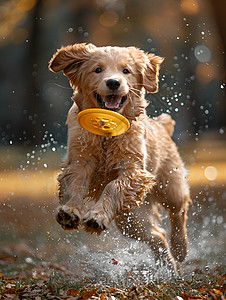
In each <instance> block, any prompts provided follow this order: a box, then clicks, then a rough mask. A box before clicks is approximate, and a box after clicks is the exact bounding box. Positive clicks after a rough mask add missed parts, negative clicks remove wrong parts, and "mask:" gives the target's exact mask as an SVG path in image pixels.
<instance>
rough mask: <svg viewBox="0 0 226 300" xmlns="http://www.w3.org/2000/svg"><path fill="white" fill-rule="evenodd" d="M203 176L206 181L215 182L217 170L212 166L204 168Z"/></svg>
mask: <svg viewBox="0 0 226 300" xmlns="http://www.w3.org/2000/svg"><path fill="white" fill-rule="evenodd" d="M204 174H205V176H206V178H207V179H208V180H211V181H213V180H215V179H216V178H217V175H218V172H217V169H216V168H215V167H213V166H208V167H207V168H205V171H204Z"/></svg>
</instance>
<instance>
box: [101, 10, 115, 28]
mask: <svg viewBox="0 0 226 300" xmlns="http://www.w3.org/2000/svg"><path fill="white" fill-rule="evenodd" d="M118 20H119V17H118V15H117V14H116V12H114V11H105V12H104V13H103V14H101V15H100V18H99V21H100V24H101V25H103V26H104V27H112V26H114V25H116V23H117V22H118Z"/></svg>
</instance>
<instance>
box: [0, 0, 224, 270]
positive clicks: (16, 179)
mask: <svg viewBox="0 0 226 300" xmlns="http://www.w3.org/2000/svg"><path fill="white" fill-rule="evenodd" d="M225 11H226V1H223V0H158V1H156V0H64V1H63V0H0V204H1V206H0V228H1V229H0V234H1V241H2V244H1V245H2V249H3V250H2V251H3V252H4V255H5V256H4V255H3V254H2V256H1V252H0V266H1V263H2V266H3V265H4V263H5V262H6V261H7V264H8V262H9V261H11V262H12V263H14V262H15V260H16V259H14V258H15V257H19V256H20V255H22V253H25V254H26V255H28V253H30V254H29V255H34V256H35V255H36V256H38V254H39V256H38V257H39V258H40V257H41V259H44V258H43V254H42V255H41V254H40V253H47V254H49V256H48V258H47V259H50V257H51V258H53V256H52V254H53V252H52V251H53V250H50V249H51V243H53V242H54V241H55V244H57V247H58V249H61V248H62V249H61V250H62V253H66V254H67V253H68V251H69V250H68V249H69V246H68V243H69V242H68V235H67V238H66V234H65V233H64V232H63V231H61V229H60V228H59V226H58V224H56V222H55V220H54V213H53V211H54V208H55V207H56V206H57V204H58V201H57V200H54V197H55V196H54V195H55V193H56V191H57V183H56V176H57V173H58V172H59V171H60V161H61V160H63V158H64V156H65V154H66V141H67V128H66V126H65V125H64V123H65V120H66V116H67V112H68V109H69V108H70V106H71V104H72V101H71V99H70V98H71V96H72V90H71V88H70V86H69V84H68V80H67V78H66V77H65V76H63V75H62V74H53V73H51V72H50V71H49V70H48V62H49V60H50V58H51V56H52V55H53V53H55V52H56V50H57V49H59V48H60V47H61V46H66V45H68V44H74V43H81V42H86V43H90V42H91V43H94V44H95V45H97V46H103V45H117V46H136V47H138V48H141V49H143V50H145V51H147V52H152V53H155V54H156V55H159V56H162V57H165V61H164V63H163V65H162V67H161V70H160V88H159V92H158V93H157V94H149V95H147V98H148V100H149V102H150V105H149V107H148V114H149V115H150V116H156V115H159V114H161V113H162V112H168V113H170V114H171V115H172V117H173V118H174V119H175V120H176V129H175V133H174V136H173V138H174V140H175V141H176V143H177V145H178V146H179V150H180V153H181V154H182V156H183V159H184V161H185V163H186V165H187V167H188V169H189V171H190V177H189V180H190V184H191V191H192V198H193V199H194V206H193V208H192V209H191V211H190V215H191V216H192V217H191V218H190V219H189V220H191V221H190V235H191V236H192V238H191V240H192V241H193V252H192V253H193V254H190V258H194V257H197V255H198V256H199V257H204V254H207V255H208V257H210V255H212V257H213V262H214V259H216V257H217V255H218V257H219V259H220V260H221V259H222V256H223V255H222V253H223V252H222V251H223V250H225V246H224V244H223V243H222V241H223V240H224V239H225V233H224V232H225V228H226V224H225V222H224V217H225V211H226V206H225V200H226V190H225V183H226V173H225V170H226V138H225V137H226V132H225V131H226V98H225V86H226V80H225V63H226V60H225V59H226V56H225V50H226V22H225ZM204 209H205V214H203V212H204ZM194 224H195V226H193V225H194ZM197 224H198V225H197ZM196 225H197V226H196ZM211 226H212V227H211ZM200 228H201V229H200ZM200 230H202V235H200ZM211 232H212V233H211ZM213 233H214V237H215V239H213V240H212V241H210V240H208V239H204V237H205V238H206V237H208V236H209V237H210V236H213ZM60 239H61V243H60V244H59V240H60ZM65 239H66V240H65ZM5 241H7V243H6V242H5ZM18 241H19V242H18ZM21 241H22V242H21ZM44 241H45V242H44ZM204 241H205V242H204ZM18 243H20V245H21V248H18ZM197 243H198V244H199V245H200V248H199V249H200V252H199V253H197V252H195V251H197ZM3 244H4V247H3ZM9 244H10V245H11V246H10V247H11V248H9V247H8V246H7V245H9ZM28 244H29V246H31V245H32V247H33V248H32V249H33V250H32V249H31V248H29V247H28ZM13 245H14V246H13ZM15 245H17V247H15ZM37 245H38V246H37ZM40 245H41V246H40ZM216 245H217V247H216ZM64 246H65V247H64ZM7 247H8V248H7ZM16 249H17V250H16ZM18 249H20V250H18ZM21 249H22V250H21ZM40 249H45V251H44V252H43V251H42V252H40ZM195 249H196V250H195ZM15 251H19V254H18V253H17V252H16V253H17V254H16V256H15V255H14V254H15ZM32 251H33V252H32ZM73 251H74V249H72V253H73ZM216 251H218V252H216ZM32 253H33V254H32ZM47 254H46V255H47ZM7 255H8V256H7ZM10 259H11V260H10ZM27 261H28V264H29V260H27ZM23 262H24V261H23ZM25 262H26V260H25ZM25 262H24V263H25ZM4 266H5V265H4ZM7 268H8V265H7ZM7 270H8V269H7Z"/></svg>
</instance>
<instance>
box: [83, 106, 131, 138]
mask: <svg viewBox="0 0 226 300" xmlns="http://www.w3.org/2000/svg"><path fill="white" fill-rule="evenodd" d="M77 121H78V124H79V125H80V126H81V127H83V128H84V129H86V130H87V131H89V132H91V133H94V134H97V135H103V136H117V135H121V134H123V133H124V132H126V131H127V130H128V129H129V127H130V123H129V121H128V120H127V119H126V118H125V117H124V116H122V115H121V114H119V113H117V112H114V111H110V110H106V109H102V108H89V109H85V110H82V111H80V112H79V113H78V116H77Z"/></svg>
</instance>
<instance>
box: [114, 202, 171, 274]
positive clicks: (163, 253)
mask: <svg viewBox="0 0 226 300" xmlns="http://www.w3.org/2000/svg"><path fill="white" fill-rule="evenodd" d="M115 222H116V225H117V227H118V228H119V230H120V231H121V232H122V234H123V235H125V236H128V237H130V238H134V239H136V240H139V241H142V242H145V243H147V244H149V245H150V248H151V250H152V252H153V254H154V257H155V261H156V262H157V261H160V262H161V263H163V264H165V265H167V266H168V267H169V269H170V270H171V271H172V272H173V273H174V274H177V268H176V264H175V261H174V259H173V257H172V255H171V253H170V249H169V245H168V243H167V240H166V233H165V231H164V230H163V229H162V228H161V227H160V226H159V222H158V211H157V207H155V205H153V204H146V203H144V204H142V205H141V207H140V208H135V209H131V210H129V211H121V212H120V213H119V214H118V215H117V217H116V219H115Z"/></svg>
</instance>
